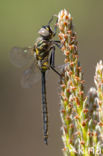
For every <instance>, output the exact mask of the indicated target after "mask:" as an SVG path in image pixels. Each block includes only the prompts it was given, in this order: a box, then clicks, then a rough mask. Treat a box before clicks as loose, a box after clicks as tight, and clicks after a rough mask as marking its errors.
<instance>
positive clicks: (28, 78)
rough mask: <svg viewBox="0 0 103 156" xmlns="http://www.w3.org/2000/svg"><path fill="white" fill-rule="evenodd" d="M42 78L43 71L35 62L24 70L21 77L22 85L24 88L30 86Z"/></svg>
mask: <svg viewBox="0 0 103 156" xmlns="http://www.w3.org/2000/svg"><path fill="white" fill-rule="evenodd" d="M40 79H41V72H40V71H39V70H38V68H37V67H36V66H35V65H34V63H33V64H32V65H31V67H30V68H28V69H27V70H25V71H24V73H23V76H22V79H21V85H22V87H23V88H30V87H32V85H33V84H34V83H36V82H38V81H39V80H40Z"/></svg>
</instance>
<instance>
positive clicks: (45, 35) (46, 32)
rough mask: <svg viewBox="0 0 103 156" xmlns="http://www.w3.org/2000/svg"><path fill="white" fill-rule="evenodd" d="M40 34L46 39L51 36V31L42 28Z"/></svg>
mask: <svg viewBox="0 0 103 156" xmlns="http://www.w3.org/2000/svg"><path fill="white" fill-rule="evenodd" d="M38 33H39V34H40V35H41V36H44V37H47V36H49V31H48V30H47V29H45V28H41V29H40V30H39V31H38Z"/></svg>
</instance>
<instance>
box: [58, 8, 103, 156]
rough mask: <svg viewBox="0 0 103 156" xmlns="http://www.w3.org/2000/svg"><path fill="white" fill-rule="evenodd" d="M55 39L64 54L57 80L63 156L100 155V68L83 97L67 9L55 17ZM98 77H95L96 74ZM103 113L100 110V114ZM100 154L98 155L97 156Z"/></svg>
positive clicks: (102, 80) (102, 91)
mask: <svg viewBox="0 0 103 156" xmlns="http://www.w3.org/2000/svg"><path fill="white" fill-rule="evenodd" d="M57 26H58V28H59V30H60V32H59V35H58V36H59V39H60V41H61V45H62V49H61V50H62V52H63V54H64V55H65V61H64V62H65V65H64V68H63V71H62V79H61V81H60V87H61V93H60V103H61V105H60V116H61V120H62V140H63V143H64V148H63V153H64V155H65V156H102V150H101V153H100V151H99V152H98V148H99V149H103V147H102V144H103V139H102V138H103V137H102V135H103V133H102V135H101V132H103V128H102V123H103V122H102V121H103V113H101V111H100V108H101V110H103V65H102V66H101V71H100V69H99V67H100V64H102V63H101V62H100V64H98V66H97V68H96V75H95V83H96V86H97V91H96V89H95V88H90V90H89V91H88V94H87V97H84V88H83V84H84V80H83V79H82V73H81V66H80V63H79V61H78V47H77V44H78V42H77V37H76V33H75V32H74V29H73V24H72V17H71V14H70V13H69V12H68V11H67V10H65V9H64V10H61V11H60V12H59V14H58V23H57ZM98 74H99V75H98ZM102 112H103V111H102ZM100 154H101V155H100Z"/></svg>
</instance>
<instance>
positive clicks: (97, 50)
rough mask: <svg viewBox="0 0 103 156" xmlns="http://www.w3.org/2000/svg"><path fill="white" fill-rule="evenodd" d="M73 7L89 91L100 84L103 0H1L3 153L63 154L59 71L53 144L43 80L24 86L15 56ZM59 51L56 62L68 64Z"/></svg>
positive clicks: (52, 78)
mask: <svg viewBox="0 0 103 156" xmlns="http://www.w3.org/2000/svg"><path fill="white" fill-rule="evenodd" d="M64 8H66V9H68V10H69V11H70V12H71V14H72V17H73V22H74V25H75V30H76V32H77V34H78V40H79V55H80V61H81V65H82V70H83V72H84V79H85V80H86V91H87V90H88V89H89V88H90V86H93V85H94V82H93V77H94V73H95V66H96V63H97V61H99V60H100V59H103V1H102V0H99V1H98V0H85V1H83V0H65V1H64V0H51V1H50V0H48V1H47V0H38V1H36V0H29V1H25V0H18V1H17V0H9V1H7V0H6V1H4V0H1V1H0V156H34V155H38V156H48V155H49V156H52V155H55V156H62V152H61V148H62V147H63V144H62V140H61V131H60V126H61V120H60V115H59V97H58V87H59V86H58V76H57V75H56V74H55V73H53V72H52V71H51V73H50V75H49V77H48V80H47V100H48V112H49V145H48V146H46V145H44V143H43V135H42V134H43V133H42V132H43V131H42V114H41V83H37V84H36V85H34V87H33V88H31V89H23V88H21V86H20V78H21V74H22V70H19V69H17V68H15V67H14V66H13V65H12V64H11V63H10V61H9V51H10V49H11V48H12V47H13V46H22V47H25V46H29V45H33V42H34V40H35V39H36V37H37V36H38V34H37V31H38V30H39V29H40V27H41V26H42V25H45V24H47V22H48V20H49V19H50V18H51V16H52V15H53V14H58V12H59V11H60V10H61V9H64ZM59 51H60V50H57V52H56V64H57V65H59V64H63V55H61V53H60V52H59Z"/></svg>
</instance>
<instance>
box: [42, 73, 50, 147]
mask: <svg viewBox="0 0 103 156" xmlns="http://www.w3.org/2000/svg"><path fill="white" fill-rule="evenodd" d="M41 74H42V112H43V129H44V143H45V144H48V141H47V140H48V110H47V100H46V82H45V72H41Z"/></svg>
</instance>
